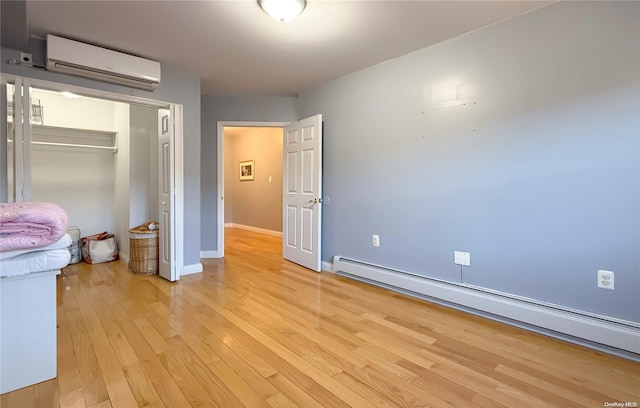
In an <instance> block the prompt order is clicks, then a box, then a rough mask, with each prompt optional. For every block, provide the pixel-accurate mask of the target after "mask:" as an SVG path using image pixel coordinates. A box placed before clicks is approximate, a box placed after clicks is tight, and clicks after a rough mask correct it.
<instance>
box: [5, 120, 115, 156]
mask: <svg viewBox="0 0 640 408" xmlns="http://www.w3.org/2000/svg"><path fill="white" fill-rule="evenodd" d="M117 136H118V134H117V133H116V132H109V131H104V130H93V129H77V128H67V127H61V126H47V125H32V140H31V144H32V145H38V146H58V147H71V148H79V149H92V150H102V151H110V152H113V153H117V152H118V138H117ZM38 138H41V139H42V138H44V139H45V140H36V139H38ZM46 139H49V140H46ZM56 139H58V140H56ZM59 139H63V141H60V140H59ZM69 139H72V140H71V141H72V142H76V141H78V140H82V139H84V140H90V141H104V142H109V145H107V144H95V143H93V144H92V143H67V141H66V140H69ZM84 140H83V141H84ZM7 141H8V142H9V143H13V140H12V139H7Z"/></svg>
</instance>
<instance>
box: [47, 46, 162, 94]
mask: <svg viewBox="0 0 640 408" xmlns="http://www.w3.org/2000/svg"><path fill="white" fill-rule="evenodd" d="M47 69H48V70H50V71H57V72H64V73H66V74H72V75H78V76H83V77H88V78H93V79H98V80H100V81H105V82H111V83H116V84H120V85H126V86H130V87H133V88H139V89H144V90H147V91H152V90H154V89H156V88H157V87H158V85H159V84H160V63H158V62H156V61H151V60H148V59H144V58H140V57H136V56H134V55H129V54H125V53H122V52H118V51H113V50H109V49H106V48H101V47H97V46H95V45H91V44H85V43H83V42H79V41H74V40H69V39H67V38H62V37H57V36H55V35H51V34H48V35H47Z"/></svg>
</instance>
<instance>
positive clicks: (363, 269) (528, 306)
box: [333, 256, 640, 361]
mask: <svg viewBox="0 0 640 408" xmlns="http://www.w3.org/2000/svg"><path fill="white" fill-rule="evenodd" d="M333 270H334V272H336V273H338V274H342V275H346V276H351V277H354V278H356V279H358V278H360V279H362V280H365V281H369V282H371V283H374V284H382V285H384V286H387V287H389V288H393V289H400V290H401V291H402V292H405V293H407V292H408V293H409V294H416V295H418V296H420V295H421V296H420V297H422V296H424V297H426V298H428V299H433V300H435V301H441V302H442V303H443V304H445V305H450V306H453V307H456V308H460V309H462V310H464V311H468V312H471V313H475V314H480V315H482V316H485V317H489V318H492V316H496V317H498V319H497V320H500V321H503V322H505V323H511V322H513V323H515V325H516V326H518V327H522V328H525V329H529V330H533V331H536V332H542V333H544V334H548V335H551V336H554V333H558V334H559V336H554V337H559V338H561V339H563V340H568V341H573V342H576V343H579V344H581V345H585V346H587V347H592V348H597V349H599V350H602V351H606V352H609V353H612V354H617V355H620V356H622V357H626V358H630V359H633V360H636V361H639V360H640V327H638V326H636V325H634V323H633V322H629V323H628V324H625V323H623V322H619V321H613V320H608V319H604V318H598V317H594V316H588V315H585V314H581V313H576V312H573V311H570V310H566V309H563V308H561V307H560V306H558V307H551V306H549V305H547V304H543V303H539V302H536V301H535V300H533V299H527V300H524V299H520V298H517V297H514V296H512V295H510V294H507V293H504V294H502V293H498V292H494V291H485V290H482V289H481V288H478V287H474V286H472V285H466V284H460V283H452V282H446V281H441V280H438V279H432V278H428V277H422V276H418V275H413V274H409V273H406V272H402V271H397V270H394V269H389V268H386V267H382V266H378V265H373V264H369V263H366V262H363V261H358V260H354V259H349V258H345V257H343V256H335V257H334V258H333ZM438 303H440V302H438ZM478 312H479V313H478ZM538 328H541V329H543V330H542V331H540V330H537V329H538ZM572 337H573V338H576V339H575V340H577V339H583V340H587V341H588V342H593V343H596V344H591V343H586V342H579V341H574V339H572ZM597 345H602V346H604V347H598V346H597ZM611 348H613V349H614V350H612V349H611ZM615 349H619V350H620V351H621V352H616V350H615ZM626 352H629V353H626Z"/></svg>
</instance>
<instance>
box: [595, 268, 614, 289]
mask: <svg viewBox="0 0 640 408" xmlns="http://www.w3.org/2000/svg"><path fill="white" fill-rule="evenodd" d="M598 287H599V288H602V289H609V290H614V289H615V285H614V281H613V272H611V271H605V270H602V269H601V270H599V271H598Z"/></svg>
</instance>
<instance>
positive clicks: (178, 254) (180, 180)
mask: <svg viewBox="0 0 640 408" xmlns="http://www.w3.org/2000/svg"><path fill="white" fill-rule="evenodd" d="M16 80H21V81H26V82H27V84H28V85H29V86H33V87H35V88H42V89H47V90H52V91H57V92H63V91H67V92H72V93H75V94H78V95H83V96H88V97H92V98H100V99H108V100H111V101H116V102H123V103H127V104H135V105H143V106H148V107H153V108H167V107H168V108H169V109H171V112H172V113H174V112H175V114H176V117H175V121H176V126H175V129H174V130H175V131H174V135H173V136H174V147H175V150H174V152H175V167H174V168H173V171H174V174H172V177H173V179H174V181H175V190H174V196H175V208H173V209H172V214H171V215H172V216H173V224H174V225H176V226H180V230H179V231H178V228H175V229H173V230H172V231H171V235H172V241H173V242H174V245H175V247H174V251H173V253H172V263H173V264H174V267H175V268H176V275H177V279H180V275H182V270H183V269H184V261H183V260H184V235H183V232H182V225H183V224H184V211H183V209H184V204H183V203H184V157H183V151H184V138H183V134H184V129H183V118H182V115H183V109H182V105H181V104H175V103H171V102H164V101H158V100H154V99H147V98H142V97H138V96H133V95H125V94H119V93H114V92H108V91H102V90H98V89H93V88H85V87H81V86H76V85H70V84H65V83H61V82H52V81H46V80H42V79H35V78H29V77H23V76H19V75H12V74H5V73H2V74H1V75H0V81H1V82H2V83H3V84H6V83H8V82H12V81H16ZM14 109H15V107H14ZM178 124H179V125H178ZM2 133H3V134H5V133H6V132H4V131H3V132H2Z"/></svg>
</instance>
